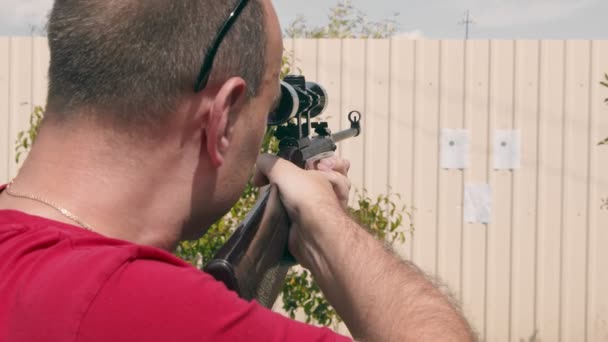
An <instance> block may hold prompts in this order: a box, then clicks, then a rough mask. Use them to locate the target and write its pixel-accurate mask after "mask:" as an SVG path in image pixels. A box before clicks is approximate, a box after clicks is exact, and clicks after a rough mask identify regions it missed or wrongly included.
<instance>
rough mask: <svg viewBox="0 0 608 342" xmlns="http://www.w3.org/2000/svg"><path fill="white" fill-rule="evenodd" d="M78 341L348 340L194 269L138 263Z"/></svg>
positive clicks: (94, 303) (86, 319)
mask: <svg viewBox="0 0 608 342" xmlns="http://www.w3.org/2000/svg"><path fill="white" fill-rule="evenodd" d="M76 340H77V341H78V342H85V341H86V342H93V341H114V342H122V341H125V342H126V341H129V342H131V341H142V342H143V341H145V342H151V341H192V342H194V341H350V339H348V338H346V337H344V336H340V335H337V334H335V333H334V332H333V331H331V330H329V329H326V328H317V327H314V326H310V325H306V324H303V323H299V322H296V321H293V320H290V319H288V318H286V317H284V316H281V315H279V314H277V313H274V312H272V311H270V310H268V309H266V308H264V307H262V306H261V305H259V304H258V303H256V302H246V301H244V300H242V299H240V298H239V297H238V296H237V295H236V294H235V293H234V292H232V291H229V290H227V289H226V287H225V286H224V285H223V284H222V283H219V282H217V281H216V280H215V279H213V278H212V277H211V276H209V275H207V274H205V273H203V272H200V271H198V270H196V269H194V268H187V267H176V266H173V265H167V264H164V263H162V262H159V261H150V260H136V261H133V262H130V263H128V264H126V265H124V266H122V267H121V268H120V269H119V270H117V271H116V272H115V273H114V274H113V275H112V276H111V277H110V278H109V279H108V281H107V282H106V284H105V285H104V286H103V288H102V289H101V290H100V292H99V293H98V294H97V295H96V297H95V298H93V299H92V300H91V304H90V306H89V307H88V309H87V311H86V313H83V318H82V322H81V325H80V328H79V331H78V338H77V339H76Z"/></svg>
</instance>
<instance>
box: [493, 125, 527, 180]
mask: <svg viewBox="0 0 608 342" xmlns="http://www.w3.org/2000/svg"><path fill="white" fill-rule="evenodd" d="M520 167H521V132H520V130H513V131H508V130H497V131H496V132H495V134H494V169H495V170H517V169H519V168H520Z"/></svg>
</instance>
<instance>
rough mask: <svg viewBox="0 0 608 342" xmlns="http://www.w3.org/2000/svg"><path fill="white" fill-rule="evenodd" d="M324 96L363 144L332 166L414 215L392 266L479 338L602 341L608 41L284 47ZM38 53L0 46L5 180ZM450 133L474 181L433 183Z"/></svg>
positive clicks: (339, 124) (19, 42)
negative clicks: (480, 215) (518, 146)
mask: <svg viewBox="0 0 608 342" xmlns="http://www.w3.org/2000/svg"><path fill="white" fill-rule="evenodd" d="M285 47H286V50H288V51H292V52H293V56H292V58H291V60H292V62H293V65H294V66H296V70H297V69H298V68H299V69H301V70H302V72H303V74H304V75H306V76H307V78H308V79H309V80H315V81H318V82H320V83H321V84H323V85H324V86H325V87H326V89H327V90H328V93H329V96H330V103H329V110H328V114H327V117H328V120H329V121H330V124H331V127H332V128H333V129H334V130H338V129H344V128H346V127H347V125H348V122H347V118H346V115H347V114H348V112H349V111H351V110H360V111H361V112H362V113H363V114H364V129H365V131H364V134H363V135H362V136H361V137H359V138H357V139H353V140H350V141H348V142H345V143H343V144H342V145H341V146H340V149H339V153H340V154H341V155H342V156H344V157H346V158H348V159H350V160H351V161H352V164H353V168H352V170H351V178H352V180H353V184H354V185H355V186H356V187H357V188H358V189H367V190H368V191H369V192H370V194H372V195H375V194H388V193H398V194H400V195H401V201H402V202H403V203H404V204H407V205H410V206H414V207H415V208H416V210H415V212H414V224H415V227H416V230H415V233H414V234H413V236H408V241H407V242H406V244H405V245H404V246H401V247H399V252H400V253H401V254H402V255H404V256H405V257H407V258H409V259H411V260H413V261H415V262H416V263H417V264H419V265H420V266H421V267H423V268H424V269H425V270H427V271H428V272H431V273H433V274H436V275H438V276H439V277H440V278H441V279H442V280H443V281H444V282H445V283H446V284H448V285H449V287H450V289H451V290H452V291H453V292H454V294H455V296H456V297H457V298H458V299H460V300H462V301H463V304H464V311H465V312H466V314H467V316H468V317H470V318H471V320H472V321H473V324H474V325H475V328H476V329H477V331H478V332H479V333H480V335H481V337H482V339H483V340H487V341H564V342H566V341H608V296H607V295H606V294H605V293H606V289H608V272H606V270H607V269H608V248H607V247H606V246H607V245H608V229H607V228H608V207H606V206H604V207H602V205H603V203H604V202H603V201H606V200H608V148H606V147H599V146H597V145H596V144H597V142H598V141H600V140H601V139H602V138H604V137H605V136H608V106H606V105H604V104H603V99H604V98H606V97H608V89H605V88H602V87H600V86H599V82H600V81H601V80H602V78H603V73H604V72H608V41H468V42H464V41H434V40H421V41H411V40H405V39H394V40H369V41H366V40H350V39H347V40H287V41H286V42H285ZM48 59H49V55H48V49H47V46H46V41H45V40H44V39H34V40H32V39H29V38H0V161H1V163H0V181H2V182H5V181H7V180H8V179H10V177H11V176H14V175H15V174H16V172H17V169H18V166H17V165H16V164H15V163H14V157H15V152H14V142H15V140H16V135H17V132H18V131H20V130H23V129H26V128H27V127H28V118H29V113H30V112H31V111H32V109H33V107H34V106H35V105H44V104H45V100H44V96H45V93H46V88H47V80H46V76H45V74H46V69H47V66H48ZM444 128H451V129H467V130H469V132H470V137H471V151H470V162H469V168H467V169H466V170H463V171H461V170H443V169H441V168H440V161H439V150H440V146H439V137H440V134H441V130H442V129H444ZM504 129H507V130H509V129H518V130H520V131H521V139H522V156H521V157H522V160H521V166H522V167H521V169H519V170H514V171H496V170H494V165H493V158H494V153H495V151H494V137H495V132H496V130H504ZM467 183H487V184H489V185H490V186H491V188H492V220H491V223H490V224H488V225H483V224H465V223H464V222H463V190H464V186H465V184H467Z"/></svg>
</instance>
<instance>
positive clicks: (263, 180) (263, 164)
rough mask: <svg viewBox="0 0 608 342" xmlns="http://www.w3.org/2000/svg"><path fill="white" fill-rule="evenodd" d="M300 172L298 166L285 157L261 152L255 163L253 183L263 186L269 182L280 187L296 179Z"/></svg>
mask: <svg viewBox="0 0 608 342" xmlns="http://www.w3.org/2000/svg"><path fill="white" fill-rule="evenodd" d="M300 172H302V170H301V169H300V168H298V167H297V166H295V165H294V164H292V163H291V162H289V161H287V160H285V159H282V158H279V157H277V156H273V155H270V154H262V155H260V156H259V157H258V160H257V163H256V170H255V175H254V177H253V183H254V185H256V186H263V185H266V184H268V183H269V182H270V183H273V184H277V185H278V186H279V188H280V187H282V186H283V185H286V184H289V183H290V182H293V181H295V180H297V179H298V175H299V173H300Z"/></svg>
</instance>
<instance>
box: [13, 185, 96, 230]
mask: <svg viewBox="0 0 608 342" xmlns="http://www.w3.org/2000/svg"><path fill="white" fill-rule="evenodd" d="M14 181H15V180H14V179H13V180H12V181H11V182H10V183H8V185H7V186H6V189H5V192H6V194H7V195H9V196H12V197H17V198H25V199H29V200H32V201H36V202H40V203H42V204H45V205H47V206H49V207H51V208H53V209H55V210H57V211H58V212H59V213H60V214H61V215H63V216H65V217H67V218H68V219H70V220H72V221H74V222H76V223H77V224H78V225H79V226H81V227H82V228H84V229H86V230H89V231H93V227H91V226H90V225H88V224H86V223H85V222H84V221H82V220H81V219H80V218H78V216H76V215H74V214H72V212H71V211H69V210H67V209H65V208H63V207H61V206H59V205H57V204H55V203H53V202H51V201H49V200H47V199H44V198H42V197H40V196H36V195H30V194H25V193H19V192H15V191H13V190H12V189H11V186H13V183H14Z"/></svg>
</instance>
